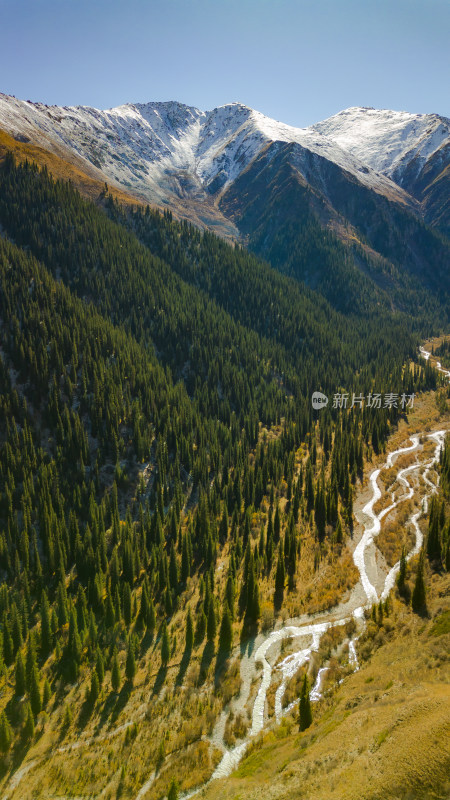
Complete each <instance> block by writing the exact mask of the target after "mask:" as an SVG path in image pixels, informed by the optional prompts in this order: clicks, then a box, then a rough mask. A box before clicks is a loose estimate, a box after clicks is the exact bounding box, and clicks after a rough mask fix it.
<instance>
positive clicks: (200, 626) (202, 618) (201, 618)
mask: <svg viewBox="0 0 450 800" xmlns="http://www.w3.org/2000/svg"><path fill="white" fill-rule="evenodd" d="M206 624H207V620H206V614H205V612H204V610H203V606H202V605H201V606H200V610H199V613H198V615H197V622H196V626H195V641H196V644H197V645H199V644H201V642H203V639H204V638H205V633H206Z"/></svg>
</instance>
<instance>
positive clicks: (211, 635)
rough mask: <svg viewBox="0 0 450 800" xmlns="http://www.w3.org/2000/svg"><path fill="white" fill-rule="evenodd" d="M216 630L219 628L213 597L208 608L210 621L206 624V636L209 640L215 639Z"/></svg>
mask: <svg viewBox="0 0 450 800" xmlns="http://www.w3.org/2000/svg"><path fill="white" fill-rule="evenodd" d="M216 630H217V624H216V613H215V611H214V601H213V598H211V600H210V603H209V610H208V622H207V626H206V638H207V640H208V642H213V641H214V639H215V638H216Z"/></svg>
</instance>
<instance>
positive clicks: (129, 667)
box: [125, 636, 136, 684]
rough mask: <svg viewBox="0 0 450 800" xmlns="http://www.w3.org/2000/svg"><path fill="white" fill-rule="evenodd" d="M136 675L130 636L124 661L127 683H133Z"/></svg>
mask: <svg viewBox="0 0 450 800" xmlns="http://www.w3.org/2000/svg"><path fill="white" fill-rule="evenodd" d="M135 675H136V661H135V658H134V647H133V643H132V641H131V636H130V638H129V639H128V649H127V660H126V662H125V676H126V679H127V681H128V682H129V683H131V684H133V681H134V676H135Z"/></svg>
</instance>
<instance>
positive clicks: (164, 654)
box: [161, 620, 170, 667]
mask: <svg viewBox="0 0 450 800" xmlns="http://www.w3.org/2000/svg"><path fill="white" fill-rule="evenodd" d="M169 658H170V643H169V632H168V630H167V624H166V621H165V620H164V622H163V628H162V632H161V663H162V665H163V667H166V666H167V663H168V661H169Z"/></svg>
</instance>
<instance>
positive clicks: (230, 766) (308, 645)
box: [183, 430, 446, 800]
mask: <svg viewBox="0 0 450 800" xmlns="http://www.w3.org/2000/svg"><path fill="white" fill-rule="evenodd" d="M445 434H446V431H444V430H442V431H436V432H434V433H431V434H423V435H419V434H414V435H413V436H411V438H410V441H411V444H410V445H408V446H406V447H401V448H399V449H398V450H394V451H393V452H392V453H389V455H388V456H387V458H386V462H385V464H384V465H383V466H382V467H380V468H377V469H375V470H374V471H373V472H372V473H371V475H370V477H369V485H370V487H371V498H370V500H369V501H368V502H367V503H366V505H365V506H364V508H363V509H362V517H363V521H364V518H366V519H367V520H368V521H366V522H365V524H364V531H363V535H362V537H361V539H360V541H359V542H358V544H357V546H356V547H355V550H354V552H353V560H354V563H355V565H356V567H357V569H358V571H359V576H360V584H361V586H362V588H363V590H364V594H365V597H366V602H365V603H364V605H357V606H356V607H355V608H353V609H352V610H351V611H350V612H349V610H348V607H345V611H346V612H347V613H342V611H343V609H342V607H340V606H338V607H337V608H334V609H332V610H331V611H330V613H329V619H328V620H325V621H322V622H316V623H311V624H306V625H287V626H285V627H284V628H279V629H278V630H274V631H272V632H271V633H270V634H269V635H268V636H267V638H266V639H264V640H263V641H262V642H261V644H259V646H258V647H257V649H256V652H255V654H254V657H253V663H254V665H256V664H258V663H260V664H262V668H263V671H262V677H261V683H260V685H259V689H258V693H257V695H256V698H255V701H254V704H253V711H252V725H251V729H250V733H249V735H248V737H247V738H246V740H245V741H243V742H241V743H240V744H238V745H237V746H236V747H234V748H232V749H230V750H227V749H225V752H224V755H223V757H222V760H221V761H220V763H219V765H218V766H217V767H216V769H215V771H214V773H213V775H212V777H211V778H210V780H209V781H208V783H207V784H205V785H204V786H206V785H208V784H209V783H210V782H211V781H213V780H216V779H218V778H225V777H227V776H228V775H230V774H231V772H232V771H233V770H234V769H235V768H236V767H237V765H238V764H239V761H240V760H241V758H242V757H243V755H244V754H245V751H246V749H247V747H248V744H249V742H250V740H251V739H252V738H253V737H254V736H256V735H257V734H258V733H260V732H261V731H262V730H263V728H264V726H265V723H266V719H265V704H266V696H267V690H268V689H269V686H270V684H271V681H272V672H273V667H272V666H271V664H270V661H269V660H268V653H269V651H270V649H271V648H272V647H273V646H275V645H276V644H277V643H279V642H281V641H282V640H283V639H293V638H298V639H300V640H301V642H302V646H301V647H300V648H299V650H298V651H296V652H294V653H291V654H290V655H288V656H287V657H286V658H285V659H283V661H281V663H279V664H278V666H277V669H278V670H280V671H281V673H282V681H281V684H280V686H279V687H278V688H277V691H276V694H275V718H276V720H277V721H279V720H280V719H281V717H282V715H283V713H287V712H288V711H289V710H290V709H291V708H292V707H293V706H294V705H295V703H293V704H291V706H289V707H288V708H287V709H283V708H282V700H283V695H284V692H285V689H286V684H287V682H288V680H289V679H290V678H291V677H292V676H293V675H294V674H295V673H296V671H297V670H298V668H299V667H300V666H302V665H303V664H305V663H306V662H307V661H309V659H310V657H311V654H312V653H313V652H314V651H317V650H318V648H319V645H320V640H321V638H322V636H323V634H324V633H325V632H326V631H327V630H328V629H329V628H330V627H332V626H336V625H344V624H345V623H346V622H348V621H349V620H350V619H351V618H352V617H353V619H354V620H355V621H356V622H357V623H358V624H359V629H360V632H361V631H362V629H363V626H364V624H365V617H364V611H365V609H366V608H370V607H371V606H372V604H373V603H378V602H379V600H380V599H383V600H384V599H385V598H386V597H387V596H388V594H389V592H390V591H391V589H392V588H393V586H394V584H395V579H396V576H397V573H398V571H399V568H400V562H399V561H398V562H397V563H396V564H395V565H394V566H393V567H392V568H391V569H390V570H389V572H388V574H387V575H386V577H385V579H384V584H383V588H382V590H381V592H380V594H378V592H377V589H376V587H375V585H374V584H373V583H372V581H371V579H370V577H369V574H368V569H367V563H366V559H367V553H368V550H369V548H371V547H372V546H373V545H374V539H375V537H376V536H377V535H378V534H379V532H380V529H381V520H382V519H383V517H385V516H386V515H387V514H388V513H389V512H390V511H392V509H394V508H395V507H396V506H397V505H398V504H399V503H401V502H403V501H405V500H408V499H410V498H411V497H413V495H414V489H413V487H412V486H411V484H410V483H409V481H408V478H407V476H408V475H409V474H410V473H412V472H414V471H415V470H420V469H424V468H425V469H424V472H423V475H422V477H423V480H424V482H425V483H426V484H427V485H428V486H429V489H430V491H429V492H428V494H426V495H425V496H424V498H423V510H422V509H419V510H418V511H416V512H415V513H414V514H412V515H411V516H410V518H409V522H411V524H412V526H413V528H414V532H415V536H416V541H415V544H414V547H413V548H412V549H411V550H410V552H409V553H408V555H407V559H410V558H412V557H413V556H414V555H416V554H417V553H418V552H419V550H420V548H421V547H422V544H423V535H422V532H421V530H420V527H419V524H418V521H419V518H420V516H421V515H422V513H424V512H426V510H427V506H428V497H429V496H430V495H431V494H432V493H433V492H435V491H436V485H435V484H434V483H433V482H432V481H431V480H430V479H429V478H428V474H429V471H430V469H431V468H432V467H433V466H434V465H435V464H436V462H437V461H438V459H439V452H440V449H441V447H442V446H443V444H444V438H445ZM422 436H427V438H429V439H432V440H434V441H435V442H436V447H435V451H434V454H433V458H432V459H431V460H430V461H429V462H427V463H426V464H423V463H420V461H416V463H414V464H412V465H411V466H409V467H405V468H403V469H401V470H399V472H398V474H397V480H398V482H399V483H400V484H401V486H402V487H403V489H404V493H403V494H402V495H401V496H400V497H398V498H397V499H395V497H394V494H393V493H392V494H391V504H390V505H389V506H388V507H387V508H384V509H382V510H381V511H380V512H379V513H378V514H376V513H375V512H374V506H375V503H376V502H377V500H379V498H380V497H381V490H380V488H379V486H378V483H377V481H378V477H379V475H380V472H381V471H382V470H383V469H386V468H390V467H392V466H393V465H394V461H395V460H396V459H397V457H398V456H400V455H403V454H405V453H412V452H413V451H415V450H418V449H419V448H420V439H421V438H422ZM357 639H358V636H356V637H354V638H353V639H351V640H350V641H349V643H348V647H349V663H350V664H351V665H352V666H353V669H354V670H357V669H359V664H358V658H357V654H356V647H355V642H356V641H357ZM326 670H327V667H322V668H321V669H320V670H319V672H318V674H317V679H316V682H315V685H314V686H313V688H312V690H311V693H310V699H311V701H313V702H315V701H318V700H320V698H321V683H322V679H323V675H324V673H325V672H326ZM204 786H202V787H199V788H198V789H195V790H194V791H193V792H190V793H188V794H185V795H183V799H184V800H188V798H191V797H194V796H195V795H196V794H198V792H199V791H201V789H202V788H204Z"/></svg>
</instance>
